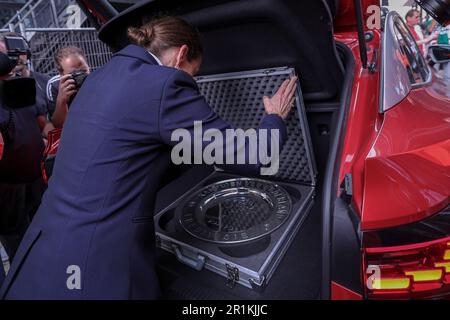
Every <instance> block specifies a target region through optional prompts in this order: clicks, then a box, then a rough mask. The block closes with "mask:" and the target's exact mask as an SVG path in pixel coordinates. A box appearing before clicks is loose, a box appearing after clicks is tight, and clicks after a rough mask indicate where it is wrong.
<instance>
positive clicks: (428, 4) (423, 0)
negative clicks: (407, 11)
mask: <svg viewBox="0 0 450 320" xmlns="http://www.w3.org/2000/svg"><path fill="white" fill-rule="evenodd" d="M416 2H417V4H418V5H419V6H421V7H422V8H423V9H424V10H425V11H426V12H428V14H429V15H430V16H432V17H433V18H434V19H435V20H436V21H437V22H439V23H440V24H441V25H443V26H446V25H448V24H450V0H416Z"/></svg>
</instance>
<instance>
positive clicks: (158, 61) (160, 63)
mask: <svg viewBox="0 0 450 320" xmlns="http://www.w3.org/2000/svg"><path fill="white" fill-rule="evenodd" d="M147 52H148V53H150V55H151V56H152V57H153V58H154V59H155V60H156V62H157V63H158V64H159V65H160V66H162V65H163V64H162V62H161V60H159V59H158V57H157V56H155V55H154V54H153V53H151V52H150V51H147Z"/></svg>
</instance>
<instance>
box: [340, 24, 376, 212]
mask: <svg viewBox="0 0 450 320" xmlns="http://www.w3.org/2000/svg"><path fill="white" fill-rule="evenodd" d="M335 38H336V40H337V41H340V42H343V43H345V44H346V45H347V46H348V47H349V48H350V49H351V50H352V52H353V55H354V57H355V74H354V80H353V89H352V97H351V102H350V106H349V111H348V116H347V123H346V129H345V140H344V145H343V149H342V158H341V167H340V172H339V181H340V182H342V181H343V180H344V177H345V175H346V174H352V177H353V204H354V208H355V210H356V212H357V213H358V214H359V215H360V216H361V215H362V200H363V194H364V160H365V158H366V156H367V154H368V152H369V150H370V148H371V147H372V145H373V142H374V140H375V138H376V136H377V133H378V131H379V130H380V127H381V123H382V115H380V113H379V112H378V101H379V92H380V89H379V86H380V72H379V63H380V62H379V61H378V68H377V70H378V71H377V72H376V73H370V72H369V70H367V69H364V68H363V66H362V63H361V59H360V53H359V44H358V40H357V39H358V35H357V33H356V32H344V33H337V34H336V35H335ZM380 40H381V34H380V32H379V31H374V39H373V40H372V41H371V42H369V43H368V44H367V45H368V51H369V52H368V55H369V61H372V59H373V58H374V54H376V55H377V56H378V59H379V57H380V53H379V49H380Z"/></svg>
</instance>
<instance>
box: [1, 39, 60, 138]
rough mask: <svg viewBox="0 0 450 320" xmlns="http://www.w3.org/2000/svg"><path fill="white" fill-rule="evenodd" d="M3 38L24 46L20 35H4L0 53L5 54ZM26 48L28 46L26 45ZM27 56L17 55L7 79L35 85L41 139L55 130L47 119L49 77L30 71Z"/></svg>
mask: <svg viewBox="0 0 450 320" xmlns="http://www.w3.org/2000/svg"><path fill="white" fill-rule="evenodd" d="M5 38H10V39H16V41H23V42H24V43H25V45H26V41H25V39H23V37H22V36H21V35H20V34H16V33H4V34H2V35H0V52H3V53H6V44H5ZM27 46H28V45H27ZM28 59H29V56H28V55H27V54H21V55H18V56H17V58H16V62H15V67H14V69H13V70H11V72H10V74H9V77H21V78H33V79H34V80H35V83H36V97H35V98H36V102H35V108H36V111H37V121H38V123H39V127H40V130H41V132H42V136H43V137H47V134H48V132H50V131H51V130H53V129H55V127H54V126H53V124H52V123H51V122H50V121H49V120H48V119H47V113H48V110H49V106H50V102H49V100H48V99H47V94H46V87H47V83H48V81H49V79H50V77H49V76H47V75H45V74H43V73H39V72H35V71H31V70H30V69H28V65H27V63H28Z"/></svg>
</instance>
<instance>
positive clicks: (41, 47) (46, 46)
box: [26, 28, 112, 75]
mask: <svg viewBox="0 0 450 320" xmlns="http://www.w3.org/2000/svg"><path fill="white" fill-rule="evenodd" d="M26 38H27V39H30V41H29V44H30V49H31V54H32V57H31V62H32V67H33V69H34V71H37V72H41V73H45V74H48V75H54V74H56V73H57V71H56V67H55V62H54V56H55V54H56V52H57V51H58V49H60V48H62V47H66V46H76V47H79V48H81V49H82V50H83V51H84V53H85V54H86V58H87V60H88V61H87V62H88V64H89V65H90V66H91V68H92V69H93V70H95V69H97V68H99V67H101V66H103V65H104V64H105V63H106V62H108V61H109V60H110V58H111V56H112V52H111V51H110V49H109V47H108V46H107V45H105V44H104V43H103V42H101V41H100V40H99V39H98V33H97V30H95V29H94V28H84V29H27V30H26Z"/></svg>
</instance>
